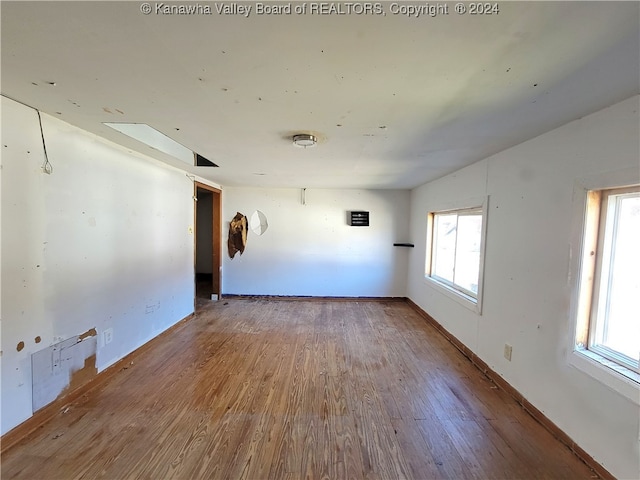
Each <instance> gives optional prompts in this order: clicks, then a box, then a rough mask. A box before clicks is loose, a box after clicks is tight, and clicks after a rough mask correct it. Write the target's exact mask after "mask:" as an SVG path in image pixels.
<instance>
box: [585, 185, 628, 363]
mask: <svg viewBox="0 0 640 480" xmlns="http://www.w3.org/2000/svg"><path fill="white" fill-rule="evenodd" d="M590 193H591V192H590ZM630 193H640V185H636V186H630V187H622V188H608V189H602V190H597V191H593V195H594V197H595V198H596V199H597V205H594V204H592V205H591V208H597V209H598V212H597V213H598V218H597V221H598V225H597V229H596V230H597V238H596V239H595V241H596V245H595V250H594V249H591V250H590V252H591V251H595V258H594V260H593V263H594V265H593V266H592V267H591V268H592V269H593V282H592V285H591V289H592V292H591V308H590V312H589V318H588V325H587V329H588V332H587V338H586V342H585V340H584V339H583V340H582V343H583V348H585V349H586V350H589V351H591V352H594V353H595V354H597V355H600V356H602V357H604V358H606V359H607V360H609V361H611V362H614V363H616V364H618V365H619V366H621V367H622V368H626V369H629V370H631V371H633V372H635V373H640V365H637V364H634V363H635V362H636V360H635V359H633V358H630V357H628V356H627V355H625V354H624V353H622V352H619V351H617V350H614V349H612V348H609V347H607V346H605V345H600V344H599V337H600V336H601V330H602V329H603V328H605V327H604V326H603V325H602V323H603V322H606V321H607V320H608V319H607V318H603V316H605V315H606V313H605V312H604V310H606V306H603V305H602V296H603V295H604V296H606V297H608V292H607V291H605V292H603V291H602V290H603V288H606V289H608V288H609V286H608V283H609V282H610V274H609V272H608V268H609V264H610V263H611V259H612V257H613V255H614V254H615V252H610V251H609V250H610V249H611V245H610V243H611V240H612V238H611V237H613V236H615V235H617V221H616V220H617V218H613V219H611V215H612V214H613V215H617V212H615V211H613V212H612V208H611V203H612V198H614V197H620V196H623V195H628V194H630ZM613 201H615V200H613ZM615 208H617V204H616V207H615ZM609 229H612V230H613V231H612V232H610V231H609ZM605 254H606V256H605ZM605 262H606V263H605ZM603 269H604V270H605V272H604V273H606V274H607V278H606V279H603V278H602V274H603ZM605 284H607V285H605ZM605 303H606V302H605Z"/></svg>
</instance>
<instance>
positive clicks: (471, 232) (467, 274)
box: [425, 207, 483, 304]
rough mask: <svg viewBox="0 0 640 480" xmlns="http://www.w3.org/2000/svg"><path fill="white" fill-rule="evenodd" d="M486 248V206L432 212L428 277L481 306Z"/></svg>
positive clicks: (427, 264) (428, 237)
mask: <svg viewBox="0 0 640 480" xmlns="http://www.w3.org/2000/svg"><path fill="white" fill-rule="evenodd" d="M482 245H483V207H474V208H468V209H460V210H449V211H441V212H432V213H431V214H429V222H428V232H427V261H426V271H425V277H427V278H428V279H430V280H432V281H434V282H436V283H437V284H439V285H441V286H443V287H445V288H446V289H448V290H450V291H452V292H454V293H455V294H457V295H459V296H461V297H463V299H465V300H467V301H470V302H472V303H473V304H478V298H479V291H480V288H479V287H480V279H481V265H482Z"/></svg>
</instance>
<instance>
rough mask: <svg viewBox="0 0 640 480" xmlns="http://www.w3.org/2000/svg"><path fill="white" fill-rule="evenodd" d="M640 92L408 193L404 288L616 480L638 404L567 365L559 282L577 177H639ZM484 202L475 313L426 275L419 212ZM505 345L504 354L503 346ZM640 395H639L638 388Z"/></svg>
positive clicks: (636, 456)
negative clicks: (479, 305)
mask: <svg viewBox="0 0 640 480" xmlns="http://www.w3.org/2000/svg"><path fill="white" fill-rule="evenodd" d="M639 99H640V97H637V96H636V97H633V98H630V99H628V100H626V101H624V102H621V103H618V104H616V105H614V106H612V107H609V108H607V109H604V110H602V111H600V112H597V113H595V114H593V115H590V116H588V117H585V118H582V119H580V120H577V121H574V122H572V123H569V124H567V125H565V126H563V127H560V128H557V129H555V130H553V131H551V132H548V133H546V134H544V135H541V136H539V137H537V138H534V139H532V140H529V141H528V142H525V143H523V144H521V145H518V146H516V147H514V148H511V149H509V150H506V151H504V152H501V153H499V154H497V155H494V156H492V157H490V158H488V159H485V160H483V161H480V162H478V163H476V164H474V165H472V166H470V167H467V168H465V169H463V170H460V171H458V172H456V173H454V174H451V175H448V176H446V177H444V178H442V179H439V180H436V181H434V182H430V183H428V184H426V185H423V186H421V187H419V188H417V189H415V190H413V191H412V195H411V238H412V240H413V242H414V243H415V244H416V248H415V249H414V250H413V251H412V252H411V257H410V267H409V279H408V294H409V297H410V298H411V299H412V300H413V301H414V302H416V303H417V304H418V305H419V306H420V307H421V308H423V309H424V310H425V311H426V312H428V313H429V314H431V315H432V316H433V317H434V318H435V319H436V320H437V321H438V322H440V323H441V324H442V325H443V326H444V327H445V328H446V329H447V330H449V331H450V332H451V333H452V334H453V335H455V336H456V337H458V338H459V339H460V340H461V341H462V342H464V343H465V345H467V346H468V347H469V348H470V349H471V350H472V351H473V352H475V353H476V354H477V355H478V356H479V357H480V358H481V359H482V360H484V361H485V362H486V363H487V364H488V365H489V366H490V367H491V368H493V369H494V370H495V371H496V372H498V373H499V374H500V375H502V376H503V377H504V378H505V379H506V380H507V381H508V382H509V383H510V384H511V385H513V386H514V387H515V388H516V389H517V390H518V391H519V392H520V393H522V394H523V395H524V396H525V397H526V398H527V399H528V400H529V401H530V402H531V403H533V405H535V406H536V407H537V408H538V409H539V410H541V411H542V412H543V413H544V414H545V415H546V416H547V417H549V418H550V419H551V420H552V421H553V422H554V423H555V424H557V425H558V426H559V427H560V428H561V429H562V430H563V431H564V432H566V433H567V434H568V435H569V436H570V437H571V438H572V439H573V440H574V441H575V442H576V443H577V444H578V445H580V446H581V447H582V448H583V449H584V450H586V451H587V453H589V454H590V455H592V456H593V458H594V459H596V460H597V461H598V462H600V463H601V464H602V465H603V466H604V467H605V468H607V469H608V470H609V471H610V472H611V473H613V474H614V475H615V476H616V477H619V478H639V477H640V443H639V439H638V430H639V428H640V408H639V407H638V402H634V401H632V400H630V399H629V397H628V396H626V395H623V394H622V393H620V392H617V391H615V389H611V388H610V387H609V386H608V385H606V384H604V383H601V382H599V381H598V380H597V379H595V378H593V377H592V376H589V375H586V374H585V373H584V372H583V371H580V370H578V369H576V368H573V367H572V366H571V365H570V362H569V361H568V357H569V354H570V352H571V345H572V338H571V337H572V335H573V331H574V329H573V322H574V319H573V318H571V314H570V299H571V295H572V289H573V288H574V286H573V285H572V284H571V283H570V284H569V285H568V284H567V271H568V266H569V263H570V260H571V259H570V248H569V245H570V242H571V240H572V238H573V233H572V228H573V226H572V213H573V198H572V196H573V192H574V185H575V183H576V182H577V181H579V180H580V179H581V178H584V177H585V176H589V175H594V174H602V173H603V172H613V171H619V170H627V171H631V172H635V173H632V174H631V175H630V177H629V178H628V180H629V181H630V182H631V183H634V182H635V183H638V182H640V138H639V137H640V133H639V132H640V125H639V113H638V112H639V111H640V108H639ZM482 195H489V196H490V197H491V202H490V208H489V214H488V218H487V222H488V223H487V227H488V228H487V244H486V252H485V270H484V297H483V301H484V303H483V312H482V315H477V314H475V313H474V312H472V311H470V310H468V309H465V308H463V307H461V306H460V305H458V304H457V303H456V302H454V301H452V300H451V299H449V298H447V297H446V296H444V295H442V294H441V293H439V292H438V291H436V290H434V289H433V288H431V287H430V286H429V284H428V282H426V281H425V279H424V264H425V262H424V260H425V248H426V238H425V236H426V220H427V213H428V212H429V211H430V210H431V209H434V208H438V207H439V206H440V205H441V204H443V203H446V202H448V201H451V200H454V199H457V198H465V197H472V196H482ZM505 344H509V345H511V346H512V354H513V356H512V360H511V362H509V361H507V360H506V359H505V358H504V356H503V353H504V345H505ZM638 396H639V398H640V390H638Z"/></svg>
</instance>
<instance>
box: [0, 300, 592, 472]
mask: <svg viewBox="0 0 640 480" xmlns="http://www.w3.org/2000/svg"><path fill="white" fill-rule="evenodd" d="M1 473H2V478H3V479H5V480H6V479H13V478H25V479H73V478H108V479H125V478H149V479H164V478H177V479H192V478H207V479H213V478H221V479H222V478H224V479H240V478H246V479H263V478H274V479H291V480H293V479H301V478H317V479H321V478H326V479H340V478H355V479H358V478H367V479H399V478H414V479H431V478H452V479H466V478H482V479H485V478H498V479H515V478H522V479H529V478H548V479H552V478H553V479H556V478H557V479H569V478H585V479H588V478H594V476H595V475H594V473H593V472H592V471H591V470H590V469H589V468H588V467H587V466H586V465H585V464H584V463H582V462H581V461H580V460H579V459H578V458H577V457H575V456H574V455H573V454H572V453H571V452H570V451H569V450H568V449H567V448H566V447H565V446H563V445H562V444H561V443H560V442H558V441H557V440H556V439H554V438H553V437H552V436H551V434H550V433H548V432H547V431H546V430H545V429H544V428H543V427H542V426H541V425H540V424H538V423H537V422H535V421H534V420H533V419H532V418H531V417H530V416H529V415H528V414H527V413H526V412H524V411H523V410H522V409H521V408H520V406H519V405H518V404H517V403H516V402H515V401H514V400H513V399H512V398H511V397H509V396H508V395H507V394H506V393H504V392H503V391H502V390H500V389H498V388H497V387H496V386H495V385H494V384H493V383H492V382H491V381H489V380H488V379H487V378H486V377H485V376H483V375H482V374H481V373H480V371H479V370H477V369H476V368H475V367H474V366H473V365H472V364H471V363H470V362H469V361H468V360H467V359H466V358H465V357H464V356H462V354H461V353H460V352H459V351H457V350H456V349H455V348H454V347H453V346H452V345H451V344H450V343H448V342H447V341H446V340H445V339H444V338H443V337H442V336H441V335H439V334H438V333H437V332H436V331H435V330H434V329H433V328H432V327H431V326H430V325H428V324H427V323H426V322H425V321H424V319H422V318H421V317H420V316H419V315H418V314H417V313H416V312H415V311H414V310H413V309H412V308H411V307H410V306H409V305H408V304H406V303H404V302H401V301H328V300H326V301H325V300H309V301H306V300H300V301H289V300H276V299H230V300H223V301H221V302H217V303H213V302H202V305H201V307H200V308H199V311H198V312H197V315H196V317H195V318H193V319H192V320H190V321H188V322H185V324H184V325H183V326H181V327H179V328H178V329H177V330H176V331H175V333H174V334H172V335H168V336H166V337H163V338H160V339H158V341H157V343H156V345H155V346H154V348H152V349H149V350H147V351H145V352H143V353H141V354H140V355H139V356H138V357H137V358H136V359H135V361H134V362H133V364H132V365H131V364H130V365H128V366H127V367H126V368H123V369H122V370H121V371H120V372H118V373H117V374H116V375H114V376H113V377H112V379H111V380H109V381H108V382H107V383H105V384H102V385H99V386H98V387H96V388H95V389H94V390H91V391H89V392H88V393H87V394H85V395H84V396H82V397H80V398H79V399H78V400H77V401H75V402H73V403H71V404H69V405H68V406H67V407H66V408H65V409H63V410H62V411H61V412H60V413H59V414H58V415H57V416H56V417H55V418H54V419H53V420H51V421H50V422H48V423H47V424H45V425H44V426H42V427H41V428H39V429H38V430H37V431H36V432H34V433H32V434H31V435H29V436H28V437H27V438H25V439H24V440H23V441H21V442H19V443H18V444H17V445H16V446H14V447H13V448H11V449H10V450H9V451H8V452H7V453H6V454H5V455H3V457H2V472H1Z"/></svg>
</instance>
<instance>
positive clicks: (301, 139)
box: [293, 133, 318, 148]
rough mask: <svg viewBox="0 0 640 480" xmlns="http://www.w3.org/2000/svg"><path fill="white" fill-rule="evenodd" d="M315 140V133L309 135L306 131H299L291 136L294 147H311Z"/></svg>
mask: <svg viewBox="0 0 640 480" xmlns="http://www.w3.org/2000/svg"><path fill="white" fill-rule="evenodd" d="M317 141H318V139H317V138H316V137H315V135H309V134H307V133H300V134H298V135H294V136H293V144H294V145H295V146H296V147H302V148H307V147H313V146H314V145H315V144H316V142H317Z"/></svg>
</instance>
